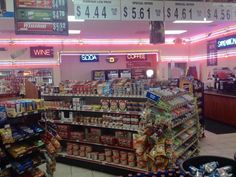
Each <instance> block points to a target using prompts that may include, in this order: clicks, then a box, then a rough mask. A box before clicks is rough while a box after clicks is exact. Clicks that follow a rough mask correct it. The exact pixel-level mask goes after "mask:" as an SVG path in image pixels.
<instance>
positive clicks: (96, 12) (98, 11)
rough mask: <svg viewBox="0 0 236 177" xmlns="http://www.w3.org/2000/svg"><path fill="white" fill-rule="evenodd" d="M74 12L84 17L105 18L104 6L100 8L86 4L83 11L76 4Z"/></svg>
mask: <svg viewBox="0 0 236 177" xmlns="http://www.w3.org/2000/svg"><path fill="white" fill-rule="evenodd" d="M83 9H84V8H83ZM76 14H77V16H78V17H81V16H82V17H84V16H85V17H86V18H107V11H106V7H102V8H100V7H98V6H96V7H95V9H94V8H91V7H90V6H86V8H85V11H82V8H81V6H80V5H77V7H76Z"/></svg>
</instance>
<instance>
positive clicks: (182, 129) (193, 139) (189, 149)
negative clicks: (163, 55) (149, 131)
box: [42, 92, 199, 175]
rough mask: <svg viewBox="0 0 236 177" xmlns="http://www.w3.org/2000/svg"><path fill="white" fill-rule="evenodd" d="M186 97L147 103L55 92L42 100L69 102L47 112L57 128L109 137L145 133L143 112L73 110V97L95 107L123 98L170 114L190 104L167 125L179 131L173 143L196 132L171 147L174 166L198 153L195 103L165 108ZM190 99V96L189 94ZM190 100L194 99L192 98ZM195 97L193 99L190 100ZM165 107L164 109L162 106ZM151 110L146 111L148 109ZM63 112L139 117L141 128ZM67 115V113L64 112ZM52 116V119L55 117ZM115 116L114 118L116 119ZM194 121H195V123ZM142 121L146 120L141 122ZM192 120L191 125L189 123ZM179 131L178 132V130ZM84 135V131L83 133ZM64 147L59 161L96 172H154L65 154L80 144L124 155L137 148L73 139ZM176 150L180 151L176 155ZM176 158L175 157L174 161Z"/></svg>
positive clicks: (68, 140) (145, 98) (172, 137)
mask: <svg viewBox="0 0 236 177" xmlns="http://www.w3.org/2000/svg"><path fill="white" fill-rule="evenodd" d="M184 95H188V94H187V93H186V92H180V93H179V94H178V95H174V96H172V97H168V99H166V98H165V99H163V98H164V97H162V98H161V102H159V103H158V104H157V103H156V102H153V101H148V103H147V100H148V98H147V97H144V96H137V97H135V96H125V95H124V96H99V95H89V94H87V95H81V94H68V93H67V94H62V93H56V94H55V93H53V94H42V97H43V98H44V100H45V101H46V102H47V101H49V102H51V103H52V102H58V101H62V100H63V101H64V100H66V101H67V102H70V105H69V106H68V105H67V107H64V106H61V107H60V106H52V105H50V106H49V107H48V111H47V112H48V113H49V115H50V114H51V117H50V116H47V117H48V119H47V120H46V121H48V122H52V123H55V124H57V125H58V126H61V125H62V126H63V125H65V126H69V127H70V128H71V129H72V130H76V131H80V130H82V131H86V129H89V128H96V129H99V130H100V131H101V132H103V133H104V134H103V133H102V135H106V133H108V134H110V132H114V131H123V132H126V133H131V134H132V135H133V138H134V135H137V134H138V133H140V134H142V133H143V132H144V129H143V128H144V124H146V123H145V121H144V120H143V118H142V117H143V116H144V115H143V114H144V113H143V111H144V110H143V111H119V110H118V111H110V110H92V109H91V110H84V109H81V107H80V108H76V109H75V108H74V107H73V103H72V99H73V98H80V99H83V100H88V101H87V103H90V104H94V103H95V102H100V100H101V99H111V100H114V99H118V100H119V99H122V100H129V101H130V100H131V101H137V102H142V103H144V102H145V104H147V105H148V107H154V108H155V109H157V110H162V111H163V110H164V111H166V112H168V113H170V114H171V113H172V112H173V111H175V110H176V109H178V108H181V107H187V106H188V105H189V104H191V105H192V106H191V108H189V109H188V110H187V109H186V110H184V111H182V112H181V113H180V114H179V115H178V116H176V115H175V116H173V117H172V119H171V121H169V122H168V125H169V126H170V128H171V129H173V130H175V129H176V132H175V133H174V132H173V131H171V140H172V141H174V140H175V139H177V138H178V137H180V136H182V135H183V134H186V132H189V130H193V129H194V131H195V132H192V134H191V133H190V134H189V135H188V136H187V137H185V138H184V139H183V140H182V141H181V143H180V144H179V145H178V146H175V148H174V144H173V145H172V146H171V147H172V156H171V158H170V161H171V162H172V164H173V163H180V161H181V159H182V160H183V159H186V158H188V157H191V156H193V155H195V154H197V153H198V149H199V148H198V115H197V113H196V107H195V106H196V105H195V102H194V100H193V99H192V100H187V99H186V100H185V102H183V103H180V104H178V105H173V106H170V105H168V106H166V105H167V102H166V100H167V101H171V100H173V99H175V98H177V97H181V98H182V96H184ZM188 96H189V95H188ZM190 97H191V96H190ZM191 98H192V97H191ZM163 105H164V107H163ZM148 107H147V108H146V109H148ZM61 112H71V113H72V114H73V115H74V114H82V118H81V119H83V118H84V116H85V117H86V116H90V117H94V116H97V117H98V118H102V115H103V114H114V115H119V116H121V117H122V116H124V115H129V116H132V115H136V116H139V118H138V119H139V125H138V126H137V127H136V128H131V127H128V128H127V127H117V126H116V125H115V126H112V125H104V124H102V123H91V122H80V121H77V120H76V119H75V117H76V116H73V118H72V119H71V118H62V117H60V113H61ZM63 114H64V113H63ZM52 115H53V116H52ZM114 115H113V116H114ZM193 120H194V121H193ZM142 121H144V122H143V123H142ZM189 121H192V122H190V123H191V124H189ZM177 128H179V129H177ZM80 132H81V131H80ZM133 138H132V144H134V142H133V141H134V139H133ZM61 143H62V145H63V146H64V151H63V152H62V153H59V157H58V158H57V160H58V161H59V162H62V163H67V164H71V165H79V166H84V167H86V168H88V165H89V168H92V169H96V170H103V171H109V172H110V173H111V171H112V173H114V174H117V175H121V174H128V173H130V172H139V173H144V172H147V171H149V170H151V169H149V168H148V167H137V166H132V167H131V166H129V165H128V164H126V165H122V164H120V163H114V162H108V161H105V160H99V159H98V158H97V157H96V158H94V157H83V156H80V155H79V154H76V155H73V154H68V153H67V152H65V147H68V146H66V143H74V144H78V145H80V146H81V145H82V146H83V145H90V146H92V149H97V148H98V149H99V151H100V152H101V151H103V150H104V149H107V148H110V149H112V150H120V151H125V152H127V153H128V152H135V151H136V148H137V147H135V146H134V145H133V146H132V147H128V148H127V147H119V146H118V145H117V144H114V145H109V144H106V143H105V144H104V143H101V142H99V143H98V142H91V141H89V140H86V138H85V139H84V138H83V139H82V140H81V139H70V138H63V139H62V141H61ZM175 151H176V152H178V153H177V154H175ZM172 157H174V158H172Z"/></svg>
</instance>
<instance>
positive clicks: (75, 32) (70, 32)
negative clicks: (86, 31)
mask: <svg viewBox="0 0 236 177" xmlns="http://www.w3.org/2000/svg"><path fill="white" fill-rule="evenodd" d="M80 32H81V31H80V30H69V34H80Z"/></svg>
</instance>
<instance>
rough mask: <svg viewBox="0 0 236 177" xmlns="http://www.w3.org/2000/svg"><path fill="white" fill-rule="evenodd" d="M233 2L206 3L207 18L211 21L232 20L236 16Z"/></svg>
mask: <svg viewBox="0 0 236 177" xmlns="http://www.w3.org/2000/svg"><path fill="white" fill-rule="evenodd" d="M235 8H236V6H235V4H233V3H206V19H207V20H211V21H232V20H235V19H236V18H235V17H236V14H235V12H236V9H235Z"/></svg>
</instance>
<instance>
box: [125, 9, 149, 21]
mask: <svg viewBox="0 0 236 177" xmlns="http://www.w3.org/2000/svg"><path fill="white" fill-rule="evenodd" d="M129 15H130V16H131V18H132V19H150V18H151V9H150V8H147V9H144V8H143V7H141V8H137V7H132V9H129V8H128V7H124V8H123V16H124V17H125V18H128V17H129Z"/></svg>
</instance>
